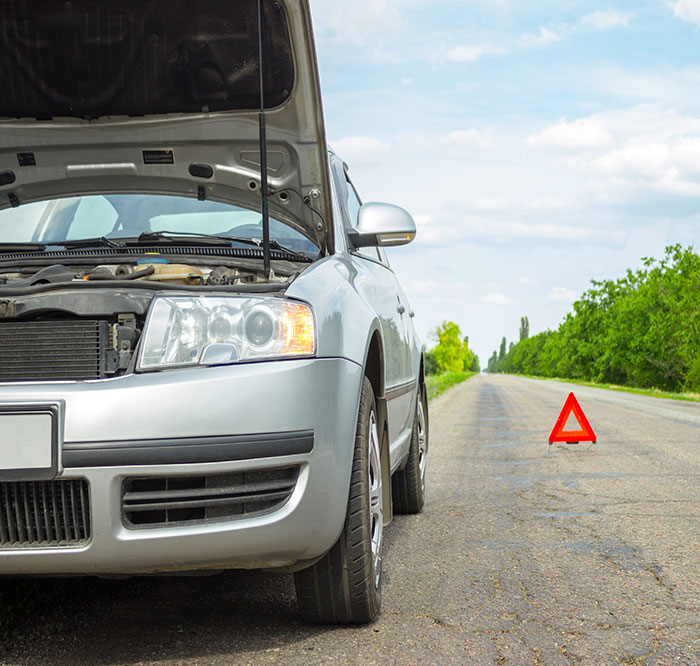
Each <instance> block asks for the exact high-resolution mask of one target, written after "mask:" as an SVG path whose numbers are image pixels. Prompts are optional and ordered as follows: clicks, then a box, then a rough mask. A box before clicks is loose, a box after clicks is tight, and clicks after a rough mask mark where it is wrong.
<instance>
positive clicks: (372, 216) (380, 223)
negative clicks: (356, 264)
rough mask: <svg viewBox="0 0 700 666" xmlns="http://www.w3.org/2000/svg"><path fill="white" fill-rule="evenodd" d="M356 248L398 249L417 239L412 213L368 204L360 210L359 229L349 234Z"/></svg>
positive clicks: (384, 205)
mask: <svg viewBox="0 0 700 666" xmlns="http://www.w3.org/2000/svg"><path fill="white" fill-rule="evenodd" d="M348 236H349V238H350V242H351V243H352V244H353V246H354V247H356V248H360V247H377V246H383V247H396V246H397V245H408V243H411V242H413V240H414V239H415V237H416V223H415V222H414V221H413V218H412V217H411V215H410V213H408V212H407V211H405V210H404V209H403V208H399V207H398V206H392V205H391V204H385V203H366V204H364V205H363V206H362V207H361V208H360V212H359V214H358V219H357V228H356V229H353V230H352V231H350V233H349V234H348Z"/></svg>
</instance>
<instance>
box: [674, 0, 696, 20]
mask: <svg viewBox="0 0 700 666" xmlns="http://www.w3.org/2000/svg"><path fill="white" fill-rule="evenodd" d="M671 8H672V9H673V13H674V14H675V15H676V16H677V17H678V18H679V19H682V20H683V21H688V23H695V24H696V25H700V0H677V1H676V2H672V3H671Z"/></svg>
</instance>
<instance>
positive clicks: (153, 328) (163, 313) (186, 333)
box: [138, 296, 316, 370]
mask: <svg viewBox="0 0 700 666" xmlns="http://www.w3.org/2000/svg"><path fill="white" fill-rule="evenodd" d="M315 352H316V334H315V325H314V317H313V313H312V311H311V308H310V307H309V306H308V305H303V304H301V303H292V302H291V301H284V300H281V299H278V298H243V297H237V296H231V297H213V296H197V297H189V296H172V297H170V296H161V297H158V298H156V299H155V301H154V302H153V305H152V306H151V310H150V312H149V314H148V318H147V320H146V326H145V329H144V334H143V340H142V344H141V352H140V354H139V361H138V369H139V370H162V369H164V368H174V367H186V366H195V365H206V366H211V365H229V364H232V363H239V362H245V361H256V360H266V359H275V358H290V357H295V358H298V357H308V356H313V355H314V354H315Z"/></svg>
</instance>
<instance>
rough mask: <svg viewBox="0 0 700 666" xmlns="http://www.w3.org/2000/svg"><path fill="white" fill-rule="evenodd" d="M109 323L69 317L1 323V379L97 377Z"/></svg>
mask: <svg viewBox="0 0 700 666" xmlns="http://www.w3.org/2000/svg"><path fill="white" fill-rule="evenodd" d="M108 328H109V325H108V323H107V322H106V321H97V320H83V319H80V320H70V319H60V320H55V321H26V322H1V323H0V382H6V381H46V380H48V381H51V380H55V381H59V380H71V379H73V380H78V379H99V378H100V377H103V376H104V374H105V373H104V368H103V365H104V359H105V351H106V345H107V338H108Z"/></svg>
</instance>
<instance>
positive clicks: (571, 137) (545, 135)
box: [527, 116, 613, 149]
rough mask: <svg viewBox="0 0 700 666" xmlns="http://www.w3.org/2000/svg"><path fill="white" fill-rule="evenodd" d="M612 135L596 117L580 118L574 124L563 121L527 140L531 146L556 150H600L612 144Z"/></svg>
mask: <svg viewBox="0 0 700 666" xmlns="http://www.w3.org/2000/svg"><path fill="white" fill-rule="evenodd" d="M612 140H613V137H612V135H611V134H610V132H608V131H607V130H606V129H604V128H603V127H602V126H601V123H600V120H599V119H598V118H597V117H596V116H591V117H588V118H580V119H579V120H574V121H573V122H566V120H561V121H559V122H558V123H556V124H554V125H550V126H549V127H546V128H545V129H543V130H542V131H541V132H540V133H539V134H536V135H534V136H531V137H529V138H528V139H527V144H528V145H530V146H553V147H556V148H574V149H576V148H598V147H600V146H604V145H606V144H609V143H611V142H612Z"/></svg>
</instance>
